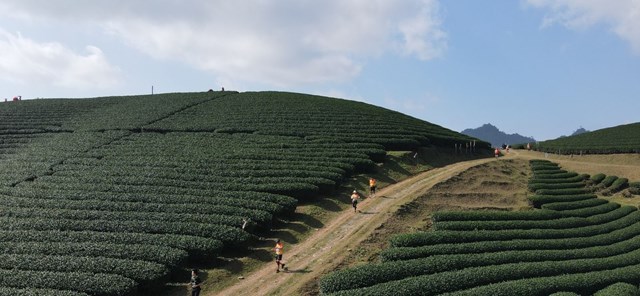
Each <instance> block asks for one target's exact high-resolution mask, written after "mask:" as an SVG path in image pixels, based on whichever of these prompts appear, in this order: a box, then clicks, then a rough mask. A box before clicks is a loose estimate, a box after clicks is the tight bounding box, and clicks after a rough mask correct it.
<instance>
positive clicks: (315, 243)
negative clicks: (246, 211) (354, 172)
mask: <svg viewBox="0 0 640 296" xmlns="http://www.w3.org/2000/svg"><path fill="white" fill-rule="evenodd" d="M493 160H494V159H480V160H472V161H465V162H459V163H455V164H452V165H448V166H446V167H442V168H437V169H433V170H430V171H428V172H424V173H422V174H419V175H417V176H415V177H412V178H410V179H407V180H404V181H402V182H399V183H397V184H394V185H390V186H388V187H386V188H384V189H382V190H379V191H378V193H377V194H376V197H374V198H368V199H365V200H364V201H362V202H361V203H359V204H358V209H359V210H360V211H361V212H360V213H353V211H351V209H349V210H346V211H344V213H342V214H340V215H339V216H338V217H336V218H335V219H333V220H332V221H330V222H329V223H327V224H326V225H325V226H324V227H322V228H320V229H318V231H317V232H316V233H315V234H313V235H311V236H310V237H309V238H307V239H306V240H304V241H302V242H300V243H298V244H296V245H285V252H284V258H283V261H284V262H285V263H286V264H287V267H288V268H289V272H285V273H282V272H281V273H276V272H275V269H276V265H275V263H268V264H265V266H264V267H262V268H260V269H258V270H257V271H255V272H253V273H252V274H249V275H246V276H245V278H244V279H242V280H238V283H236V284H234V285H232V286H230V287H228V288H226V289H224V290H222V291H220V292H216V293H208V294H206V295H207V296H213V295H233V296H236V295H301V294H302V293H303V292H301V290H302V288H303V286H304V285H305V284H307V283H308V282H310V281H315V280H317V279H318V278H319V277H320V276H321V275H323V274H325V273H328V272H331V271H333V270H334V269H335V268H336V267H337V266H338V265H339V264H340V262H342V261H343V260H344V258H345V257H346V256H347V254H348V253H349V252H350V251H351V250H353V249H354V248H356V247H357V246H358V245H359V244H360V243H361V242H362V241H363V240H365V239H366V238H367V237H369V235H370V234H371V233H372V232H373V231H374V230H375V229H376V228H377V227H378V226H380V224H382V223H384V222H385V221H386V220H387V219H388V218H389V217H390V216H391V215H392V213H393V212H394V211H396V209H397V208H398V207H399V206H401V205H403V204H405V203H407V202H409V201H411V200H412V199H414V198H416V197H417V196H419V195H420V194H422V193H425V192H426V191H428V190H429V189H430V188H431V187H433V186H434V185H435V184H437V183H439V182H442V181H444V180H447V179H449V178H451V177H452V176H454V175H456V174H458V173H460V172H463V171H465V170H467V169H469V168H470V167H473V166H476V165H479V164H482V163H486V162H489V161H493Z"/></svg>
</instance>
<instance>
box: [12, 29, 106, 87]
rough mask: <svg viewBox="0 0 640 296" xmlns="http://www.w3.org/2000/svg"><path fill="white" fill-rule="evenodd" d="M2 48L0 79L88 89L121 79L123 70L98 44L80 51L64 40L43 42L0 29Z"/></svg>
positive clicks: (104, 85) (18, 82)
mask: <svg viewBox="0 0 640 296" xmlns="http://www.w3.org/2000/svg"><path fill="white" fill-rule="evenodd" d="M0 52H1V53H2V54H1V55H0V79H2V80H5V81H9V82H13V83H17V84H22V85H24V84H32V83H37V84H39V85H43V84H44V85H51V86H55V87H62V88H74V89H88V88H108V87H112V86H114V85H116V84H117V83H118V81H119V70H118V69H117V68H115V67H113V66H112V65H110V64H109V62H108V61H107V60H106V58H105V56H104V54H103V53H102V51H101V50H100V49H99V48H97V47H94V46H87V47H86V53H85V54H79V53H76V52H73V51H72V50H70V49H68V48H66V47H64V46H63V45H62V44H60V43H55V42H44V43H39V42H37V41H34V40H31V39H28V38H25V37H23V36H21V35H20V34H11V33H9V32H6V31H5V30H2V29H0Z"/></svg>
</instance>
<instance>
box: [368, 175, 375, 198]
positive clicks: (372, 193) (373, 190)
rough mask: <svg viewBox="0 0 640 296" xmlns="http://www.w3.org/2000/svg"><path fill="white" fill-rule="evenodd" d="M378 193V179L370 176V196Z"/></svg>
mask: <svg viewBox="0 0 640 296" xmlns="http://www.w3.org/2000/svg"><path fill="white" fill-rule="evenodd" d="M374 195H376V179H374V178H369V197H373V196H374Z"/></svg>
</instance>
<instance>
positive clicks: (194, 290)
mask: <svg viewBox="0 0 640 296" xmlns="http://www.w3.org/2000/svg"><path fill="white" fill-rule="evenodd" d="M190 285H191V296H200V290H202V280H200V277H199V276H198V270H197V269H192V270H191V282H190Z"/></svg>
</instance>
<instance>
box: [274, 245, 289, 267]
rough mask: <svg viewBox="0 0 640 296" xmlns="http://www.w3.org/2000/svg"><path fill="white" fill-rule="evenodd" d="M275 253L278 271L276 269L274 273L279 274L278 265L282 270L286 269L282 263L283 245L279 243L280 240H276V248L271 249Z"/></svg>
mask: <svg viewBox="0 0 640 296" xmlns="http://www.w3.org/2000/svg"><path fill="white" fill-rule="evenodd" d="M273 250H275V251H276V265H278V269H276V273H278V272H280V265H282V270H283V271H286V270H287V269H286V268H285V267H284V263H282V262H281V261H282V252H283V251H284V244H283V243H282V242H281V241H280V239H277V240H276V246H275V248H273Z"/></svg>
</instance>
